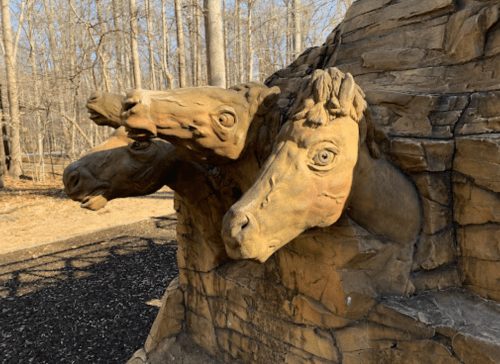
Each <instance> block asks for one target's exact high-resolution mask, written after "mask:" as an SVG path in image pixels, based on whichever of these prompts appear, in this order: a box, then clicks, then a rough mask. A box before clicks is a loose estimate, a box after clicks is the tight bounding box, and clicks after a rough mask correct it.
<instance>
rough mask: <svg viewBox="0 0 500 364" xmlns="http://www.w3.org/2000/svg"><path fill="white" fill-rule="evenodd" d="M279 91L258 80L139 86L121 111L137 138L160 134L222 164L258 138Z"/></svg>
mask: <svg viewBox="0 0 500 364" xmlns="http://www.w3.org/2000/svg"><path fill="white" fill-rule="evenodd" d="M279 92H280V90H279V88H278V87H272V88H269V87H267V86H264V85H261V84H257V83H248V84H242V85H238V86H234V87H231V88H229V89H223V88H219V87H193V88H184V89H176V90H171V91H147V90H134V91H131V92H130V93H129V94H128V95H127V97H126V99H125V100H124V101H123V105H122V115H121V117H122V122H123V125H125V126H126V127H127V129H128V130H129V133H130V135H131V136H133V137H134V138H136V139H141V138H148V137H150V136H151V135H155V136H156V135H157V136H158V137H160V138H162V139H165V140H168V141H169V142H171V143H172V144H173V145H174V146H175V147H176V148H177V150H178V152H179V154H181V155H183V156H184V157H185V158H186V159H188V160H191V161H194V162H197V163H212V164H217V165H221V164H224V163H230V162H233V161H235V160H237V159H239V158H240V156H241V155H242V152H243V151H244V149H245V147H247V146H249V145H252V144H253V143H254V139H255V137H256V136H257V134H258V133H257V130H258V128H259V127H260V124H261V123H260V122H259V121H260V120H263V115H264V114H265V113H266V112H267V110H268V107H269V106H271V105H272V104H273V103H274V101H275V100H276V99H277V98H278V95H279Z"/></svg>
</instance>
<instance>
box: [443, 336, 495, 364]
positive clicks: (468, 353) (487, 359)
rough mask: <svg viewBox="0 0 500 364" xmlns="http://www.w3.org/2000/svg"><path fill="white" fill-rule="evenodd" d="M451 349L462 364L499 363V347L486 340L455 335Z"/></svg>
mask: <svg viewBox="0 0 500 364" xmlns="http://www.w3.org/2000/svg"><path fill="white" fill-rule="evenodd" d="M452 347H453V350H454V351H455V353H456V354H457V356H458V357H459V358H460V360H461V361H462V362H463V363H464V364H475V363H484V364H490V363H491V364H493V363H498V362H500V345H499V344H498V343H494V342H491V341H486V340H478V339H477V338H475V337H473V336H470V335H464V334H462V333H457V334H456V335H455V336H454V337H453V341H452Z"/></svg>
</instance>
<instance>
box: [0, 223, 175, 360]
mask: <svg viewBox="0 0 500 364" xmlns="http://www.w3.org/2000/svg"><path fill="white" fill-rule="evenodd" d="M162 224H163V226H159V228H160V227H161V228H163V229H165V228H167V229H170V230H172V226H174V227H173V228H175V223H172V221H170V222H169V221H167V223H165V222H161V223H160V225H162ZM165 225H169V226H166V227H165ZM118 235H119V234H118ZM147 235H148V234H128V235H127V234H125V235H121V236H115V237H114V238H111V239H103V240H99V239H97V241H95V240H96V239H94V241H92V242H91V243H90V244H87V245H85V244H80V245H79V246H78V247H75V246H73V247H68V248H67V249H66V250H61V249H58V250H56V251H54V252H50V253H49V254H42V255H40V256H34V257H32V258H30V259H25V257H24V256H23V260H22V261H19V262H15V264H13V263H9V264H4V265H2V264H1V261H0V283H2V287H3V288H2V289H3V291H1V290H0V293H1V294H2V296H3V297H2V296H0V363H1V364H17V363H19V364H26V363H34V364H42V363H47V364H60V363H61V364H62V363H71V364H79V363H86V364H88V363H106V364H113V363H120V364H123V363H125V362H126V361H127V360H128V359H129V358H130V357H131V356H132V354H133V353H134V352H135V351H136V350H138V349H139V348H140V347H141V346H142V345H143V344H144V343H145V340H146V337H147V334H148V332H149V329H150V328H151V325H152V324H153V321H154V319H155V317H156V314H157V313H158V307H156V306H154V305H151V304H155V303H156V304H158V303H159V301H158V300H161V297H162V296H163V293H164V292H165V290H166V288H167V287H168V285H169V283H170V282H171V281H172V280H173V279H174V278H175V277H176V276H177V275H178V269H177V261H176V251H177V246H176V242H175V240H172V239H171V238H159V237H158V234H157V232H156V234H152V237H148V236H147ZM161 235H163V236H165V235H164V234H161ZM167 235H170V236H172V234H167ZM9 269H10V270H9ZM2 277H3V278H2ZM2 279H3V281H2ZM152 300H153V301H152ZM155 300H156V301H155ZM147 303H149V304H147Z"/></svg>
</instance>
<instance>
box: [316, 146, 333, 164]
mask: <svg viewBox="0 0 500 364" xmlns="http://www.w3.org/2000/svg"><path fill="white" fill-rule="evenodd" d="M334 159H335V153H333V152H332V151H331V150H328V149H323V150H320V151H319V152H318V153H317V154H316V155H315V156H314V157H313V162H314V164H315V165H317V166H321V167H323V166H328V165H329V164H331V163H332V162H333V160H334Z"/></svg>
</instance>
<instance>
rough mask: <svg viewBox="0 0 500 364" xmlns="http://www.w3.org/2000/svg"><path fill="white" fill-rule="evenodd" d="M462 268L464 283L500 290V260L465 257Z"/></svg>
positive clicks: (461, 261) (461, 262) (461, 264)
mask: <svg viewBox="0 0 500 364" xmlns="http://www.w3.org/2000/svg"><path fill="white" fill-rule="evenodd" d="M460 268H461V271H462V280H463V282H464V284H466V285H473V286H477V287H480V288H485V289H488V290H491V291H497V292H500V262H498V261H490V260H482V259H477V258H468V257H463V258H461V260H460Z"/></svg>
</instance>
